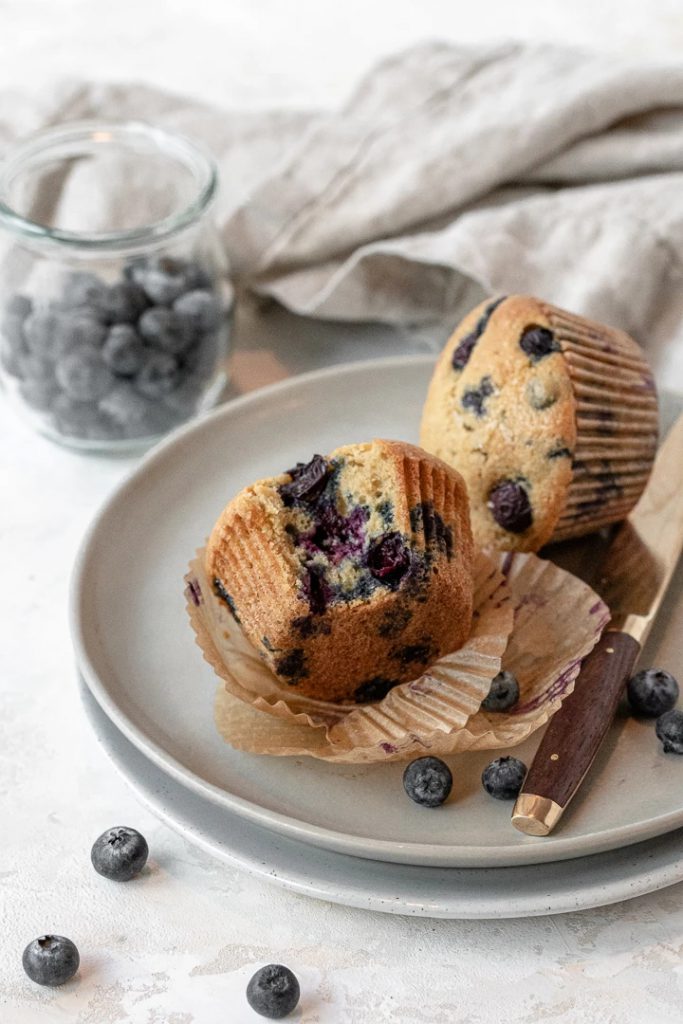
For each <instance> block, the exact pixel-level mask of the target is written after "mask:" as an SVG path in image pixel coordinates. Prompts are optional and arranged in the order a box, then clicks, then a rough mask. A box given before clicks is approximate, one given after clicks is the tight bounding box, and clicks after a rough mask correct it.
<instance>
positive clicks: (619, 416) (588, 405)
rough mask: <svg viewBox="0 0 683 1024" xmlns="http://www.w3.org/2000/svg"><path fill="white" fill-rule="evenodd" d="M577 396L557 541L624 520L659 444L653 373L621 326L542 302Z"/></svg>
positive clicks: (642, 484)
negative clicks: (570, 460) (574, 436)
mask: <svg viewBox="0 0 683 1024" xmlns="http://www.w3.org/2000/svg"><path fill="white" fill-rule="evenodd" d="M544 308H545V312H546V314H547V316H548V320H549V322H550V325H551V327H552V329H553V332H554V334H555V336H556V338H557V339H558V341H559V342H560V344H561V346H562V352H563V354H564V357H565V360H566V363H567V368H568V370H569V374H570V377H571V381H572V387H573V391H574V398H575V400H576V427H577V439H576V447H575V450H574V455H573V464H572V469H573V476H572V481H571V484H570V486H569V490H568V493H567V501H566V504H565V508H564V511H563V513H562V515H561V517H560V519H559V521H558V523H557V526H556V528H555V532H554V533H553V537H552V539H553V541H558V540H565V539H566V538H568V537H577V536H580V535H581V534H584V533H591V532H593V531H594V530H597V529H599V528H600V527H602V526H606V525H607V524H609V523H613V522H617V521H619V520H621V519H624V518H625V517H626V516H627V515H628V513H629V512H630V511H631V509H632V508H633V506H634V505H635V504H636V502H637V501H638V498H639V497H640V495H641V494H642V492H643V489H644V487H645V485H646V483H647V480H648V477H649V475H650V471H651V469H652V463H653V461H654V457H655V453H656V450H657V437H658V410H657V394H656V391H655V385H654V379H653V377H652V371H651V370H650V367H649V366H648V364H647V362H646V361H645V358H644V356H643V354H642V352H641V350H640V348H639V347H638V345H637V344H636V343H635V342H634V341H633V339H632V338H630V337H629V336H628V335H627V334H625V333H624V332H623V331H619V330H617V329H616V328H611V327H605V326H603V325H602V324H597V323H593V322H591V321H590V320H584V319H583V318H582V317H577V316H573V315H572V314H571V313H566V312H564V311H563V310H559V309H555V308H554V307H553V306H545V307H544Z"/></svg>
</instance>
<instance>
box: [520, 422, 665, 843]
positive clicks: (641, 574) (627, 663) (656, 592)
mask: <svg viewBox="0 0 683 1024" xmlns="http://www.w3.org/2000/svg"><path fill="white" fill-rule="evenodd" d="M682 548H683V415H682V416H680V417H679V418H678V420H677V421H676V423H675V424H674V426H673V427H672V428H671V430H670V431H669V433H668V435H667V437H666V440H665V441H664V443H663V445H662V446H661V448H660V450H659V452H658V454H657V458H656V459H655V464H654V467H653V470H652V475H651V477H650V480H649V481H648V484H647V487H646V488H645V490H644V492H643V494H642V496H641V498H640V500H639V502H638V504H637V505H636V507H635V508H634V510H633V512H632V513H631V515H630V516H629V517H628V519H626V520H625V521H624V523H623V524H622V525H621V527H619V529H618V531H617V533H616V535H615V537H614V540H613V541H612V543H611V544H610V546H609V547H608V549H607V552H606V554H605V556H604V558H603V560H602V563H601V565H600V570H599V572H598V574H597V579H596V580H595V581H593V586H594V588H595V589H596V590H597V591H598V593H599V594H600V596H601V597H602V599H603V600H604V601H605V603H606V604H607V607H608V608H609V610H610V613H611V619H610V622H609V625H608V626H607V629H606V631H605V633H603V635H602V637H601V639H600V640H599V641H598V643H597V644H596V646H595V647H594V648H593V650H592V651H591V653H590V654H589V655H588V656H587V657H586V658H585V659H584V661H583V663H582V665H581V671H580V673H579V675H578V677H577V679H576V683H575V685H574V690H573V692H572V693H571V694H570V696H569V697H567V699H566V700H565V701H564V702H563V704H562V707H561V708H560V709H559V711H557V712H556V713H555V714H554V715H553V717H552V718H551V719H550V722H549V724H548V727H547V729H546V731H545V735H544V736H543V739H542V740H541V745H540V746H539V748H538V750H537V752H536V756H535V757H534V760H533V762H532V764H531V767H530V769H529V771H528V773H527V776H526V779H525V780H524V784H523V786H522V789H521V792H520V794H519V796H518V797H517V801H516V803H515V806H514V809H513V812H512V824H513V825H514V826H515V828H517V829H519V831H520V832H525V833H526V834H527V835H530V836H547V835H548V834H549V833H550V832H551V831H552V830H553V828H554V827H555V826H556V825H557V823H558V821H559V820H560V818H561V817H562V814H563V813H564V811H565V809H566V807H567V805H568V803H569V801H570V800H571V798H572V797H573V796H574V794H575V793H576V791H577V789H578V788H579V786H580V785H581V783H582V781H583V779H584V777H585V776H586V774H587V772H588V770H589V768H590V766H591V764H592V763H593V760H594V758H595V755H596V754H597V752H598V750H599V748H600V745H601V743H602V741H603V739H604V738H605V735H606V733H607V731H608V729H609V727H610V724H611V722H612V719H613V718H614V715H615V712H616V709H617V706H618V704H619V700H620V698H621V695H622V693H623V690H624V686H625V684H626V681H627V680H628V678H629V676H630V675H631V673H632V671H633V668H634V666H635V663H636V660H637V658H638V655H639V654H640V651H641V649H642V647H643V646H644V644H645V641H646V640H647V637H648V634H649V632H650V629H651V628H652V624H653V622H654V620H655V617H656V615H657V612H658V610H659V606H660V604H661V602H662V599H663V597H664V594H665V593H666V589H667V587H668V585H669V582H670V580H671V577H672V575H673V572H674V569H675V568H676V563H677V561H678V558H679V556H680V554H681V549H682Z"/></svg>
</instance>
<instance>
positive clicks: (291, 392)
mask: <svg viewBox="0 0 683 1024" xmlns="http://www.w3.org/2000/svg"><path fill="white" fill-rule="evenodd" d="M431 365H432V360H431V358H425V357H422V356H420V357H416V358H415V357H410V358H401V359H394V360H383V361H378V362H373V363H360V364H353V365H346V366H343V367H337V368H333V369H332V370H326V371H323V372H318V373H314V374H308V375H306V376H302V377H298V378H293V379H291V380H289V381H286V382H285V383H283V384H278V385H276V386H274V387H270V388H266V389H264V390H262V391H259V392H256V393H254V394H252V395H248V396H246V397H245V398H242V399H239V400H238V401H235V402H232V403H229V404H228V405H226V406H225V407H223V408H222V409H220V410H218V411H217V412H215V413H213V414H212V415H210V416H209V417H207V418H205V419H203V420H201V421H199V422H197V423H195V424H194V425H192V426H190V427H187V428H185V429H183V430H182V431H180V432H179V433H177V434H176V435H175V436H174V437H172V438H170V439H169V440H168V441H166V442H165V443H164V444H162V445H161V446H160V447H158V448H157V449H155V450H154V451H153V452H152V453H150V455H149V456H148V457H147V458H146V459H144V460H143V462H142V463H141V464H140V466H139V468H138V469H137V470H136V471H135V472H134V473H133V475H132V476H131V477H130V478H129V479H128V480H127V482H125V483H124V484H123V486H121V487H120V488H119V489H118V490H117V491H116V493H115V494H114V495H113V496H112V497H111V498H110V500H109V501H108V502H107V504H106V505H105V506H104V508H103V509H102V511H101V512H100V513H99V515H98V516H97V518H96V519H95V521H94V523H93V525H92V528H91V530H90V532H89V534H88V536H87V538H86V540H85V542H84V546H83V548H82V551H81V554H80V556H79V559H78V562H77V565H76V568H75V573H74V580H73V594H72V597H73V601H72V631H73V638H74V644H75V649H76V656H77V660H78V663H79V667H80V669H81V671H82V673H83V676H84V678H85V679H86V681H87V683H88V686H89V687H90V689H91V691H92V693H93V694H94V696H95V697H96V699H97V700H98V701H99V703H100V704H101V706H102V707H103V708H104V710H105V711H106V713H107V714H108V715H109V717H110V718H111V719H112V721H113V722H114V723H115V724H116V726H117V727H118V728H119V729H120V730H121V731H122V732H123V733H124V734H125V735H126V736H127V737H128V739H130V740H131V742H132V743H134V744H135V745H136V746H137V747H138V748H139V749H140V750H141V751H142V752H143V753H144V754H145V755H146V756H147V757H148V758H150V759H151V760H152V761H154V762H155V763H156V764H157V765H158V766H160V767H161V768H162V769H163V770H164V771H165V772H166V773H168V774H169V775H171V776H172V777H173V778H174V779H176V780H177V781H179V782H181V783H182V784H183V785H185V786H187V787H189V788H190V789H192V790H193V791H194V792H196V793H198V794H200V795H202V796H203V797H205V798H207V799H208V800H210V801H212V802H213V803H215V804H217V805H219V806H220V807H222V808H224V809H227V810H230V811H231V812H233V813H234V814H237V815H240V816H242V817H244V818H247V819H248V820H250V821H252V822H253V823H255V824H259V825H262V826H265V827H267V828H270V829H273V830H275V831H277V832H279V833H281V834H283V835H286V836H289V837H290V838H293V839H298V840H303V841H306V842H308V843H313V844H315V845H318V846H320V847H324V848H326V849H329V850H334V851H337V852H339V853H346V854H354V855H357V856H362V857H368V858H375V859H381V860H385V861H396V862H401V863H407V864H418V865H443V866H470V867H471V866H479V867H485V866H492V865H514V864H530V863H540V862H543V861H554V860H561V859H565V858H570V857H577V856H583V855H585V854H589V853H596V852H598V851H601V850H606V849H613V848H616V847H620V846H624V845H626V844H629V843H634V842H638V841H641V840H643V839H646V838H649V837H651V836H654V835H658V834H661V833H663V832H666V831H671V830H672V829H674V828H677V827H680V826H683V800H682V799H681V792H682V791H683V758H679V759H677V758H675V757H672V756H671V755H670V756H668V757H665V756H664V755H663V754H662V753H661V750H660V746H659V743H658V742H657V740H656V739H655V735H654V729H653V726H652V725H651V724H644V723H640V722H637V721H635V720H633V719H629V718H628V717H627V716H622V717H620V718H618V719H617V722H616V723H615V725H614V727H613V729H612V731H611V734H610V736H609V738H608V740H607V742H606V743H605V746H604V748H603V750H602V752H601V754H600V757H599V760H598V762H597V763H596V765H595V766H594V768H593V770H592V773H591V776H590V779H589V780H587V782H586V784H585V785H584V786H583V787H582V789H581V791H580V793H579V795H578V796H577V798H576V799H575V801H574V802H573V804H572V806H571V808H570V809H569V811H568V813H567V814H566V815H565V817H564V819H563V821H562V823H561V826H560V827H559V828H558V829H557V831H556V832H555V833H554V834H553V836H551V837H549V838H547V839H534V838H531V837H528V836H523V835H521V834H520V833H518V832H516V831H515V830H514V829H513V828H512V827H511V825H510V821H509V814H510V807H509V806H508V805H507V804H503V803H500V802H498V801H494V800H490V799H489V798H487V797H486V795H485V794H484V793H483V791H482V789H481V784H480V781H479V778H480V774H481V770H482V768H483V767H484V765H485V764H486V763H487V761H488V760H490V759H491V756H492V755H490V754H486V753H480V754H467V755H462V756H460V757H458V758H456V759H454V762H453V768H454V776H455V790H454V798H453V799H452V800H451V801H450V802H449V804H448V805H447V806H446V807H444V808H442V809H440V810H439V811H438V812H433V811H427V810H425V809H423V808H420V807H417V806H415V805H414V804H412V803H410V801H408V800H407V799H406V798H405V796H404V794H403V791H402V786H401V771H402V769H401V767H400V766H397V765H386V766H381V765H380V766H367V767H360V766H359V767H356V766H335V765H330V764H323V763H321V762H319V761H315V760H313V759H311V758H304V759H285V758H270V757H257V756H254V755H249V754H244V753H240V752H238V751H235V750H233V749H231V748H230V747H229V746H227V745H226V744H225V743H224V742H223V740H222V739H221V738H220V736H219V735H218V733H217V731H216V728H215V726H214V722H213V702H214V695H215V691H216V686H217V680H216V679H215V677H214V676H213V674H212V672H211V670H210V669H209V668H208V666H207V665H206V664H205V663H204V662H203V660H202V658H201V655H200V653H199V651H198V650H197V648H196V647H195V644H194V638H193V634H192V632H191V630H190V628H189V625H188V623H187V619H186V614H185V607H184V605H185V599H184V597H183V574H184V572H185V570H186V567H187V563H188V560H189V558H190V557H191V556H192V554H193V552H194V551H195V549H196V548H197V547H198V546H199V545H201V544H202V543H203V542H204V540H205V538H206V535H207V533H208V532H209V530H210V528H211V526H212V524H213V522H214V520H215V518H216V517H217V515H218V513H219V512H220V510H221V509H222V508H223V506H224V505H225V503H226V502H227V500H228V499H229V498H230V497H231V496H232V495H233V494H235V492H236V491H237V490H239V489H240V488H241V487H242V486H244V485H245V484H247V483H248V482H249V481H251V480H253V479H255V478H257V477H261V476H267V475H270V474H272V473H275V472H279V471H281V470H282V468H283V467H286V466H289V465H291V464H292V463H293V462H296V461H297V459H304V458H306V457H308V456H309V455H310V454H312V453H313V452H314V451H320V452H325V451H329V450H330V449H332V448H334V447H336V446H337V445H339V444H342V443H348V442H352V441H361V440H365V439H369V438H372V437H377V436H384V437H395V438H399V439H406V440H415V439H416V438H417V433H418V422H419V415H420V408H421V405H422V401H423V396H424V393H425V388H426V384H427V380H428V378H429V375H430V372H431ZM682 582H683V566H681V568H680V570H679V573H678V575H677V577H676V578H675V579H674V581H673V583H672V586H671V591H670V598H669V600H668V602H667V605H666V607H665V608H664V610H663V612H662V615H661V618H660V620H659V621H658V623H657V627H656V631H655V633H654V634H653V638H652V640H651V642H650V644H649V645H648V650H647V652H646V654H645V656H644V663H646V664H660V665H662V666H663V667H666V668H671V669H674V670H675V669H676V668H677V667H678V666H679V665H680V664H681V661H682V660H683V659H682V658H681V653H682V652H683V600H681V589H682V588H681V584H682ZM537 742H538V739H537V738H536V737H532V738H531V739H530V740H529V741H527V743H525V744H524V745H523V746H522V747H520V748H517V750H516V753H518V754H519V756H521V757H522V758H523V759H525V760H526V761H527V763H528V761H529V759H530V758H531V757H532V756H533V751H534V750H535V747H536V745H537Z"/></svg>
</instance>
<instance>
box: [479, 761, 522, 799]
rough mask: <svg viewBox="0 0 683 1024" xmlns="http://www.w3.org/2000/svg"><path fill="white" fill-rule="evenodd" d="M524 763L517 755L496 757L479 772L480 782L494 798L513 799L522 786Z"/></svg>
mask: <svg viewBox="0 0 683 1024" xmlns="http://www.w3.org/2000/svg"><path fill="white" fill-rule="evenodd" d="M525 775H526V765H525V764H524V762H523V761H520V760H519V758H517V757H497V758H496V760H495V761H491V764H488V765H487V766H486V768H484V771H483V772H482V774H481V782H482V785H483V787H484V789H485V790H486V792H487V793H488V794H489V796H492V797H493V798H494V799H495V800H514V799H515V798H516V797H517V796H518V795H519V791H520V789H521V788H522V783H523V782H524V777H525Z"/></svg>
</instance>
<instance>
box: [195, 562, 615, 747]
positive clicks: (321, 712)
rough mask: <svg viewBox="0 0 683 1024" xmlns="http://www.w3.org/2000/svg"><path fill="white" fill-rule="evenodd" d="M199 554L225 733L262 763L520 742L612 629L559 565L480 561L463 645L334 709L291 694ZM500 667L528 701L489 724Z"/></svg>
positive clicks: (199, 620) (201, 639)
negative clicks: (380, 692)
mask: <svg viewBox="0 0 683 1024" xmlns="http://www.w3.org/2000/svg"><path fill="white" fill-rule="evenodd" d="M202 554H203V553H202V552H198V554H197V557H196V558H195V559H194V560H193V562H192V563H191V565H190V570H189V572H188V575H187V577H186V581H187V589H186V595H187V599H188V600H187V608H188V613H189V616H190V622H191V624H192V628H193V629H194V632H195V636H196V641H197V644H198V646H199V647H200V649H201V651H202V653H203V655H204V658H205V660H206V661H207V662H208V663H209V665H211V667H212V668H213V669H214V671H215V672H216V674H217V675H218V676H219V678H220V679H221V680H222V684H221V686H220V687H219V690H218V693H217V696H216V704H215V719H216V724H217V727H218V729H219V731H220V733H221V735H222V736H223V737H224V739H225V740H226V741H227V742H228V743H230V744H231V745H232V746H234V747H236V748H238V749H241V750H245V751H248V752H251V753H256V754H269V755H275V756H303V755H309V756H312V757H317V758H321V759H324V760H328V761H333V762H340V763H349V764H352V763H357V764H359V763H371V762H387V761H403V760H407V759H409V758H411V757H414V756H418V755H419V754H421V753H432V754H440V755H444V754H453V753H458V752H461V751H465V750H471V749H489V748H495V747H501V746H512V745H514V744H516V743H520V742H521V741H522V740H524V739H525V738H526V737H527V736H528V735H529V734H530V733H531V732H533V731H534V730H535V729H537V728H539V727H540V726H542V725H543V724H544V723H545V722H546V721H547V720H548V718H549V717H550V716H551V715H552V714H553V713H554V711H556V710H557V708H558V707H559V706H560V704H561V703H562V701H563V700H564V698H565V697H566V696H568V695H569V693H571V691H572V689H573V686H574V680H575V678H576V676H577V674H578V671H579V666H580V662H581V659H582V658H584V657H585V656H586V654H588V652H589V651H590V650H591V649H592V647H593V646H594V645H595V643H596V642H597V640H598V639H599V637H600V634H601V632H602V630H603V628H604V626H605V624H606V622H607V621H608V619H609V613H608V611H607V608H606V606H605V605H604V604H603V602H602V601H600V599H599V598H598V597H597V595H596V594H595V593H594V592H593V591H592V590H591V589H590V587H588V586H587V585H586V584H584V583H583V582H581V581H580V580H578V579H577V578H576V577H574V576H572V575H571V574H570V573H567V572H565V571H564V570H562V569H559V568H558V567H557V566H555V565H553V564H552V563H551V562H546V561H544V560H542V559H539V558H537V556H535V555H526V554H517V555H514V556H513V555H510V554H504V555H498V554H496V555H495V556H493V557H490V556H488V555H486V554H483V553H479V554H478V555H477V557H476V562H475V614H474V617H473V628H472V633H471V635H470V637H469V639H468V641H467V642H466V643H465V644H464V645H463V647H462V648H461V649H460V650H459V651H456V652H454V653H453V654H449V655H448V656H447V657H445V658H442V659H440V661H438V662H437V663H436V664H435V665H433V666H432V667H431V668H430V669H429V670H428V671H427V672H425V673H424V674H423V675H422V676H420V677H419V678H418V679H415V680H413V681H412V682H409V683H403V684H401V685H399V686H396V687H395V688H394V689H393V690H391V691H390V692H389V693H388V694H387V696H386V697H385V698H384V699H383V700H382V701H379V702H377V703H375V704H367V705H358V704H350V703H344V704H341V703H331V702H327V701H319V700H315V699H312V698H308V697H303V696H300V695H297V694H295V693H292V691H291V689H290V688H285V687H284V686H283V685H282V684H281V683H280V682H279V680H277V679H276V678H275V676H274V675H273V674H272V673H271V672H270V671H269V669H268V668H267V667H266V666H265V665H264V663H263V662H262V661H261V660H260V658H259V656H258V654H257V652H256V651H255V650H254V649H253V648H252V647H251V645H250V644H249V643H248V642H247V641H246V640H245V638H244V636H243V635H242V633H241V630H240V628H239V626H238V625H237V623H236V622H235V621H234V619H233V618H232V617H231V615H230V613H229V612H228V610H227V609H226V608H225V606H224V605H223V604H222V603H221V602H219V601H218V599H217V598H216V597H215V596H214V594H213V592H212V589H211V587H210V586H209V583H208V581H207V579H206V576H205V574H204V569H203V557H202ZM513 619H514V624H513ZM501 661H502V664H503V666H504V667H506V668H508V669H509V670H510V671H513V672H515V674H516V675H517V676H518V679H519V681H520V689H521V695H520V700H519V702H518V705H517V706H516V707H515V708H514V709H513V711H512V713H507V714H496V715H492V714H487V713H486V712H484V711H482V710H480V706H481V702H482V700H483V699H484V698H485V697H486V695H487V694H488V691H489V688H490V684H491V680H492V679H493V677H494V676H495V675H496V674H497V673H498V672H499V671H500V668H501Z"/></svg>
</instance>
